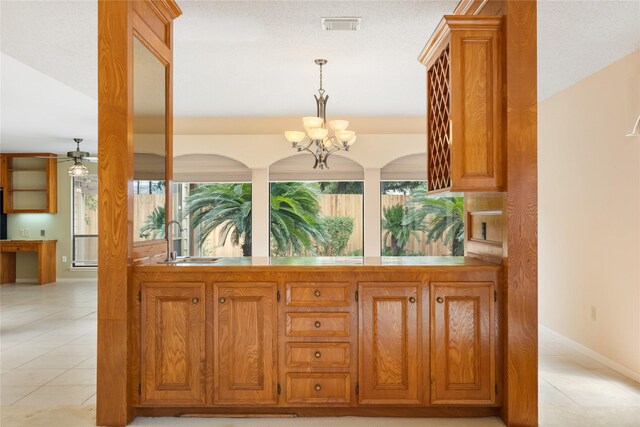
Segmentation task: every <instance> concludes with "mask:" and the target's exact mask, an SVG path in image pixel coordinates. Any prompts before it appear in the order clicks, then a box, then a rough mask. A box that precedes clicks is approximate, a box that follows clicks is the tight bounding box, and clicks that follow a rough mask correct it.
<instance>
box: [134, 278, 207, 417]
mask: <svg viewBox="0 0 640 427" xmlns="http://www.w3.org/2000/svg"><path fill="white" fill-rule="evenodd" d="M142 292H143V298H144V299H143V302H142V319H141V322H142V343H141V344H142V385H141V387H142V390H141V391H142V403H143V404H151V403H152V404H154V405H170V406H176V405H201V404H204V401H205V397H204V396H205V393H204V381H203V379H204V361H205V334H204V326H205V307H204V300H205V291H204V283H162V284H146V283H145V284H142Z"/></svg>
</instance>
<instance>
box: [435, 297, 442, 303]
mask: <svg viewBox="0 0 640 427" xmlns="http://www.w3.org/2000/svg"><path fill="white" fill-rule="evenodd" d="M436 301H438V304H442V303H443V302H444V300H443V299H442V297H438V298H436Z"/></svg>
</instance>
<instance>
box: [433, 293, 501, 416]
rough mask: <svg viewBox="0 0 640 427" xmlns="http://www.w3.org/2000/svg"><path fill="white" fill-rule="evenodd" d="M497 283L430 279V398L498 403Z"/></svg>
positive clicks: (446, 401) (439, 401)
mask: <svg viewBox="0 0 640 427" xmlns="http://www.w3.org/2000/svg"><path fill="white" fill-rule="evenodd" d="M494 290H495V286H494V284H493V283H432V284H431V302H430V303H431V322H430V323H431V384H432V387H431V403H433V404H455V405H465V404H480V403H482V404H494V403H495V389H496V387H497V382H496V374H495V371H496V344H495V342H496V341H495V340H496V334H497V333H496V322H495V307H494Z"/></svg>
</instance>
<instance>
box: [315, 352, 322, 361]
mask: <svg viewBox="0 0 640 427" xmlns="http://www.w3.org/2000/svg"><path fill="white" fill-rule="evenodd" d="M314 356H315V357H316V359H320V358H321V357H322V354H321V353H320V352H319V351H316V352H315V353H314Z"/></svg>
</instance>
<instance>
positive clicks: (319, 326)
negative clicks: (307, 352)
mask: <svg viewBox="0 0 640 427" xmlns="http://www.w3.org/2000/svg"><path fill="white" fill-rule="evenodd" d="M286 328H287V336H289V337H319V336H331V337H347V336H349V313H287V314H286Z"/></svg>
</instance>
